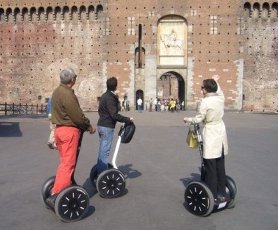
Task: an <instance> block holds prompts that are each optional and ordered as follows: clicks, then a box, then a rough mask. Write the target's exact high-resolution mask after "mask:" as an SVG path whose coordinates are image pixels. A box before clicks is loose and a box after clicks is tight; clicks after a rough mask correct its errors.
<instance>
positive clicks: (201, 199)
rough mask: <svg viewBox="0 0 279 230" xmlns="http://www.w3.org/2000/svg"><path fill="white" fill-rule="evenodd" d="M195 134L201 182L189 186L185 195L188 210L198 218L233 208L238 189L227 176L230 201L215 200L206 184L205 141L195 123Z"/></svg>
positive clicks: (227, 193)
mask: <svg viewBox="0 0 279 230" xmlns="http://www.w3.org/2000/svg"><path fill="white" fill-rule="evenodd" d="M194 133H195V135H196V138H197V140H198V148H199V152H200V156H201V180H200V181H191V182H189V183H188V184H187V186H186V190H185V194H184V198H185V207H186V209H187V210H188V211H189V212H191V213H192V214H194V215H196V216H208V215H210V214H211V213H212V212H213V211H217V210H222V209H225V208H233V207H234V206H235V202H236V194H237V188H236V184H235V182H234V180H233V179H232V178H231V177H229V176H226V196H227V197H228V199H227V200H226V201H224V202H219V201H217V200H215V199H214V197H213V194H212V192H211V190H210V189H209V188H208V186H207V185H206V184H205V183H204V174H205V170H204V162H203V139H202V135H201V132H200V126H199V124H197V123H194Z"/></svg>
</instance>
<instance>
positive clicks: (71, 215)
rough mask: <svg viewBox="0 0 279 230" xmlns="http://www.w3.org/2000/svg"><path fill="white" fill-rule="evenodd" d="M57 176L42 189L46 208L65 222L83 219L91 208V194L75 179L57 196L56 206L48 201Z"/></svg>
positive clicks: (49, 180)
mask: <svg viewBox="0 0 279 230" xmlns="http://www.w3.org/2000/svg"><path fill="white" fill-rule="evenodd" d="M82 137H83V132H82V133H81V135H80V139H79V145H78V150H77V151H78V153H77V158H78V155H79V151H80V147H81V141H82ZM54 181H55V176H52V177H50V178H48V179H47V180H46V181H45V182H44V184H43V186H42V189H41V198H42V201H43V202H44V204H45V206H46V208H48V209H50V210H52V211H54V212H55V214H56V215H57V216H58V217H59V219H60V220H62V221H64V222H74V221H78V220H81V219H82V218H83V217H84V216H85V215H86V213H87V211H88V208H89V195H88V193H87V191H86V190H85V189H84V188H83V187H81V186H78V185H76V182H75V179H74V178H72V185H71V186H69V187H67V188H65V189H64V190H62V191H61V192H60V193H59V194H58V195H57V197H56V199H55V202H54V207H52V206H50V205H49V204H48V203H47V201H46V200H47V198H48V197H49V196H50V195H51V190H52V188H53V186H54Z"/></svg>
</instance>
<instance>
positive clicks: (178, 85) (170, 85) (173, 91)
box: [157, 71, 185, 103]
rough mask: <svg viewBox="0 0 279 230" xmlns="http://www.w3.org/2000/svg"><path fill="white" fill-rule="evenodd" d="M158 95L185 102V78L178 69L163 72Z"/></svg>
mask: <svg viewBox="0 0 279 230" xmlns="http://www.w3.org/2000/svg"><path fill="white" fill-rule="evenodd" d="M157 97H158V98H160V99H169V98H173V99H178V100H179V101H180V102H182V101H184V103H185V80H184V79H183V77H182V76H181V74H180V73H178V72H176V71H167V72H164V73H163V74H161V76H160V77H159V79H158V82H157Z"/></svg>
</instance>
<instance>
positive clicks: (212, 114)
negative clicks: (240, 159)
mask: <svg viewBox="0 0 279 230" xmlns="http://www.w3.org/2000/svg"><path fill="white" fill-rule="evenodd" d="M217 84H218V83H217ZM224 101H225V97H224V94H223V91H222V89H221V88H220V86H219V84H218V90H217V92H216V93H207V95H206V96H205V97H204V98H203V99H202V101H201V104H200V108H199V112H198V114H197V115H196V116H195V117H186V118H184V120H185V121H188V122H195V123H200V122H204V128H203V157H204V158H205V159H214V158H219V157H221V155H222V146H224V154H225V155H227V154H228V140H227V132H226V126H225V124H224V122H223V119H222V118H223V116H224Z"/></svg>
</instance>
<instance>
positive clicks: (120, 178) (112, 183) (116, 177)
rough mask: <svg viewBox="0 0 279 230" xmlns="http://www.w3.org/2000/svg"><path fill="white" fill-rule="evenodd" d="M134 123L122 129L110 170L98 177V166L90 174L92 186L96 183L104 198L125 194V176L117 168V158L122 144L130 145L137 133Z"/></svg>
mask: <svg viewBox="0 0 279 230" xmlns="http://www.w3.org/2000/svg"><path fill="white" fill-rule="evenodd" d="M135 129H136V127H135V125H134V123H130V124H125V125H122V126H121V127H120V131H119V133H118V140H117V143H116V146H115V150H114V153H113V156H112V164H108V169H107V170H105V171H103V172H102V173H100V175H97V172H96V165H94V166H93V167H92V169H91V172H90V180H91V182H92V184H94V183H96V188H97V191H98V193H99V194H100V196H101V197H103V198H116V197H120V196H122V195H123V194H124V192H125V188H126V181H125V176H124V174H123V173H122V172H121V171H120V170H119V169H118V168H117V166H116V158H117V155H118V151H119V147H120V143H129V142H130V141H131V139H132V137H133V135H134V132H135Z"/></svg>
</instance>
